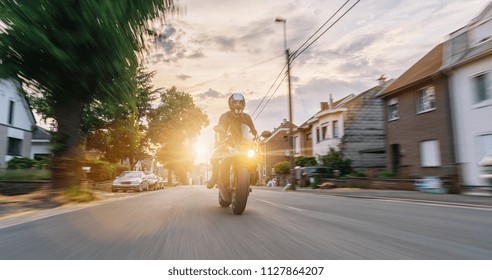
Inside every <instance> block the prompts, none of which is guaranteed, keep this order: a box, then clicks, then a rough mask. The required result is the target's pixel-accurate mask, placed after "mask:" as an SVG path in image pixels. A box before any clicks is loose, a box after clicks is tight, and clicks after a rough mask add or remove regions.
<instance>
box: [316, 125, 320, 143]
mask: <svg viewBox="0 0 492 280" xmlns="http://www.w3.org/2000/svg"><path fill="white" fill-rule="evenodd" d="M319 136H320V135H319V127H317V128H316V143H319V141H320V140H321V139H320V137H319Z"/></svg>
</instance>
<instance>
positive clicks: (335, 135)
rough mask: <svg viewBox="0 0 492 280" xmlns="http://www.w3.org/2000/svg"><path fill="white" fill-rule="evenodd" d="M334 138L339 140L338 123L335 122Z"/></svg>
mask: <svg viewBox="0 0 492 280" xmlns="http://www.w3.org/2000/svg"><path fill="white" fill-rule="evenodd" d="M333 138H338V121H333Z"/></svg>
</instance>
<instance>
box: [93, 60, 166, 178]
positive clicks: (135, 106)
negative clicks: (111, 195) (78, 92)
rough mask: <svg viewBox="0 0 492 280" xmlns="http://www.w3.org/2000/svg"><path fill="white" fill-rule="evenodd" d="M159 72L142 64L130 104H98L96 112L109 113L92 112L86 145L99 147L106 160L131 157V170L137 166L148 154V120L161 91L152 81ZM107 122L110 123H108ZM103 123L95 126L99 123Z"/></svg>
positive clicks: (115, 160) (112, 160)
mask: <svg viewBox="0 0 492 280" xmlns="http://www.w3.org/2000/svg"><path fill="white" fill-rule="evenodd" d="M154 75H155V72H147V71H146V70H145V68H143V67H140V68H139V70H138V75H137V77H136V83H137V85H136V89H135V91H134V92H133V93H132V94H131V97H130V99H129V100H128V103H127V104H118V105H117V106H112V107H109V108H106V109H104V108H101V109H100V108H99V107H95V109H96V110H94V112H99V114H100V115H99V116H105V117H104V119H103V120H101V119H100V118H98V116H97V115H94V114H89V115H90V116H91V117H89V118H88V119H89V120H92V123H89V124H86V126H87V127H90V128H91V131H90V132H89V133H88V135H87V138H86V141H85V142H86V148H87V149H92V148H95V149H97V150H99V151H100V152H102V153H103V154H104V159H105V160H107V161H110V162H114V163H116V162H121V161H122V160H125V159H128V160H129V163H130V169H134V167H135V163H136V162H137V161H138V160H141V159H144V158H145V157H148V153H147V151H148V150H149V147H148V144H149V141H148V139H147V138H145V137H143V136H142V135H144V134H145V131H146V126H145V125H144V120H146V117H147V115H148V114H149V112H150V111H151V109H152V102H153V101H155V100H156V98H157V95H158V93H159V91H162V89H154V88H153V86H152V84H151V80H152V77H153V76H154ZM105 121H106V122H105ZM97 123H99V124H101V126H100V127H98V128H97V127H95V126H94V125H95V124H97Z"/></svg>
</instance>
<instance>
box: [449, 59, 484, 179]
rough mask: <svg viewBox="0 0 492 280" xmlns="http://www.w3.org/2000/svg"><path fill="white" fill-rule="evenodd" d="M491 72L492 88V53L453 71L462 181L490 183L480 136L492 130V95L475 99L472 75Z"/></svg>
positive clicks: (451, 78)
mask: <svg viewBox="0 0 492 280" xmlns="http://www.w3.org/2000/svg"><path fill="white" fill-rule="evenodd" d="M485 71H487V72H488V77H489V90H490V91H492V55H489V56H488V57H485V58H483V59H481V60H480V61H477V62H474V63H471V64H467V65H465V66H463V67H460V68H458V69H454V70H453V71H452V72H450V82H449V85H450V88H451V89H452V90H451V95H452V98H453V99H452V101H453V103H452V104H453V112H454V116H453V120H454V124H455V133H454V134H455V135H456V149H457V162H458V163H459V164H460V166H461V175H462V184H464V185H465V186H490V182H488V181H486V180H484V179H481V178H480V172H479V166H478V162H479V161H480V160H481V158H480V155H479V154H478V147H477V139H476V138H477V136H479V135H482V134H492V99H489V100H486V101H483V102H481V103H475V102H474V100H473V98H474V94H473V93H474V85H473V83H472V82H473V81H472V77H473V76H475V75H477V74H479V73H481V72H485Z"/></svg>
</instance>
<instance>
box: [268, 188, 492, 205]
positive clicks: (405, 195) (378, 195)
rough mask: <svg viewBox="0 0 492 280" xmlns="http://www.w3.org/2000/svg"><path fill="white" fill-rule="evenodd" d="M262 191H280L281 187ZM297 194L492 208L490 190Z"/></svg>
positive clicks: (347, 190)
mask: <svg viewBox="0 0 492 280" xmlns="http://www.w3.org/2000/svg"><path fill="white" fill-rule="evenodd" d="M262 189H272V190H280V191H282V190H283V188H281V187H273V188H267V187H262ZM296 191H297V192H306V193H315V194H320V195H332V196H343V197H353V198H361V199H390V200H400V201H402V200H403V201H412V202H419V203H432V204H446V205H456V206H467V207H486V208H492V192H491V191H490V190H483V189H474V190H466V191H464V192H463V193H462V194H434V193H425V192H418V191H396V190H374V189H356V188H335V189H311V188H297V190H296Z"/></svg>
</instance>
